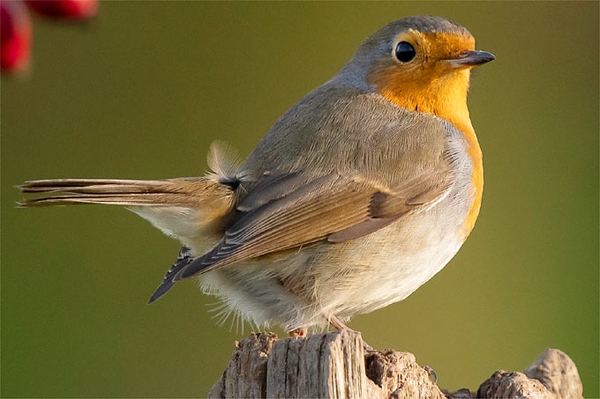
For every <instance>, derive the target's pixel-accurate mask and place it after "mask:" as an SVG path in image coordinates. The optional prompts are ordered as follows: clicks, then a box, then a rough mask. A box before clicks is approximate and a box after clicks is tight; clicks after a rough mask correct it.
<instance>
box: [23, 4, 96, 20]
mask: <svg viewBox="0 0 600 399" xmlns="http://www.w3.org/2000/svg"><path fill="white" fill-rule="evenodd" d="M25 3H27V5H28V6H29V8H31V9H32V10H33V11H35V12H37V13H39V14H42V15H47V16H49V17H61V18H69V19H86V18H90V17H93V16H94V15H96V11H97V10H98V1H97V0H25Z"/></svg>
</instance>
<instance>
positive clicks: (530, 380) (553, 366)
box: [208, 331, 583, 399]
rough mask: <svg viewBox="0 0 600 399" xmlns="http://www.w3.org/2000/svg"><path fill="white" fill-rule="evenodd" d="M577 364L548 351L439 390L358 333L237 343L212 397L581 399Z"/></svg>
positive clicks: (407, 360) (423, 371) (412, 363)
mask: <svg viewBox="0 0 600 399" xmlns="http://www.w3.org/2000/svg"><path fill="white" fill-rule="evenodd" d="M582 395H583V387H582V385H581V380H580V378H579V374H578V372H577V367H576V366H575V363H573V361H572V360H571V359H570V358H569V357H568V356H567V355H566V354H565V353H563V352H561V351H559V350H556V349H548V350H546V351H545V352H544V353H542V354H541V355H540V356H539V357H538V359H537V360H536V361H535V362H534V363H533V364H532V365H531V366H529V367H528V368H527V369H526V370H525V372H524V373H520V372H509V371H496V372H495V373H494V374H493V375H492V376H491V377H490V378H489V379H488V380H486V381H485V382H483V383H482V384H481V386H480V387H479V389H478V390H477V392H471V391H470V390H468V389H466V388H465V389H461V390H459V391H456V392H448V391H445V390H441V389H440V388H438V386H437V385H436V383H435V381H434V378H433V377H432V376H431V375H430V373H429V371H428V369H427V368H426V367H422V366H420V365H418V364H417V363H416V360H415V356H414V355H413V354H411V353H407V352H396V351H393V350H385V351H365V349H364V347H363V341H362V338H361V335H360V333H358V332H353V331H339V332H333V333H328V334H315V335H310V336H308V337H306V338H285V339H278V338H277V336H276V335H275V334H273V333H261V334H255V333H253V334H251V335H250V336H249V337H248V338H245V339H244V340H242V341H240V342H236V349H235V351H234V353H233V355H232V357H231V359H230V361H229V365H228V366H227V369H226V370H225V372H224V373H223V375H222V376H221V378H220V379H219V381H217V382H216V383H215V385H214V386H213V387H212V388H211V390H210V392H209V393H208V396H209V397H210V398H373V399H378V398H398V399H399V398H411V399H412V398H455V399H459V398H524V397H525V398H556V399H558V398H569V399H571V398H582Z"/></svg>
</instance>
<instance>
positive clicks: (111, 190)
mask: <svg viewBox="0 0 600 399" xmlns="http://www.w3.org/2000/svg"><path fill="white" fill-rule="evenodd" d="M18 188H19V189H20V190H21V191H22V192H24V193H44V194H50V195H46V196H43V197H39V198H33V199H28V200H25V201H22V202H19V203H18V205H19V206H20V207H36V206H48V205H69V204H82V203H86V204H109V205H122V206H180V207H191V208H197V207H200V206H202V205H203V203H204V202H206V201H207V200H210V199H215V197H220V198H223V199H225V198H226V197H227V196H228V195H230V194H231V188H228V187H227V186H225V185H223V184H219V183H218V182H217V181H215V180H214V179H210V178H206V177H196V178H180V179H169V180H116V179H52V180H31V181H26V182H25V183H23V184H22V185H21V186H18Z"/></svg>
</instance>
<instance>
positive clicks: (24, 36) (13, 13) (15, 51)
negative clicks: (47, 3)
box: [0, 1, 31, 71]
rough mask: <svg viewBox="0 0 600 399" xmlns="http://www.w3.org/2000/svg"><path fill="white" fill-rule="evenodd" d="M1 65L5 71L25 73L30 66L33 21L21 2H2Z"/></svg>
mask: <svg viewBox="0 0 600 399" xmlns="http://www.w3.org/2000/svg"><path fill="white" fill-rule="evenodd" d="M0 14H1V15H0V42H1V50H0V64H1V66H2V69H3V70H11V71H23V70H25V69H27V67H28V66H29V58H30V49H31V20H30V19H29V14H28V13H27V9H26V8H25V6H24V5H23V4H22V3H21V2H20V1H0Z"/></svg>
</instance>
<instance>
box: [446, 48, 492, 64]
mask: <svg viewBox="0 0 600 399" xmlns="http://www.w3.org/2000/svg"><path fill="white" fill-rule="evenodd" d="M495 59H496V57H495V56H494V54H492V53H488V52H487V51H477V50H472V51H463V52H461V53H460V54H459V55H458V57H456V58H450V59H446V60H444V61H445V62H446V63H448V64H449V65H450V66H451V67H452V68H470V67H474V66H478V65H482V64H485V63H486V62H490V61H493V60H495Z"/></svg>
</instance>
